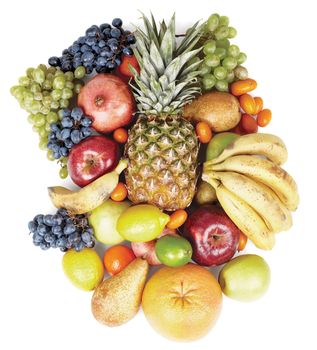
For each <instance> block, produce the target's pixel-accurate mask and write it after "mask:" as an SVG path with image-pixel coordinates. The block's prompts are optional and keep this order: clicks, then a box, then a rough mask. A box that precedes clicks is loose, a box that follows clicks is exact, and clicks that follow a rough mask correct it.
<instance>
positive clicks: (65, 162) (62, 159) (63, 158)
mask: <svg viewBox="0 0 317 350" xmlns="http://www.w3.org/2000/svg"><path fill="white" fill-rule="evenodd" d="M59 162H60V164H61V165H62V166H64V165H67V162H68V157H62V158H60V159H59Z"/></svg>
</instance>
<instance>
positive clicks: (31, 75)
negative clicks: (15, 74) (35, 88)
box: [26, 68, 34, 79]
mask: <svg viewBox="0 0 317 350" xmlns="http://www.w3.org/2000/svg"><path fill="white" fill-rule="evenodd" d="M33 71H34V68H28V69H27V70H26V75H27V76H28V77H29V78H30V79H33Z"/></svg>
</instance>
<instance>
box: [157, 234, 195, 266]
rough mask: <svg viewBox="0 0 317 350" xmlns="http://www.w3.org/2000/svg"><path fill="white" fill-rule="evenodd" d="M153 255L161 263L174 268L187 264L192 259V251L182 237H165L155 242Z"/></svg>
mask: <svg viewBox="0 0 317 350" xmlns="http://www.w3.org/2000/svg"><path fill="white" fill-rule="evenodd" d="M155 253H156V255H157V257H158V259H159V260H160V262H161V263H163V264H164V265H167V266H171V267H175V266H182V265H185V264H187V263H188V262H189V261H190V259H191V257H192V254H193V249H192V246H191V245H190V243H189V242H188V241H187V239H185V238H184V237H177V236H171V235H166V236H164V237H162V238H160V239H159V240H158V241H157V243H156V245H155Z"/></svg>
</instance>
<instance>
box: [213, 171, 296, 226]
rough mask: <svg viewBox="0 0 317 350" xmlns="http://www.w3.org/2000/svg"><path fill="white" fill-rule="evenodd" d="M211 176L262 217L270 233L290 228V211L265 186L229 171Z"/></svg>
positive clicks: (214, 173)
mask: <svg viewBox="0 0 317 350" xmlns="http://www.w3.org/2000/svg"><path fill="white" fill-rule="evenodd" d="M211 175H212V176H214V177H215V178H216V179H218V180H220V181H221V183H222V184H223V185H224V186H225V187H226V188H227V189H228V190H229V191H230V192H233V193H234V194H235V195H237V196H238V197H239V198H241V199H242V200H243V201H245V202H246V203H247V204H248V205H249V206H250V207H252V208H253V209H254V210H255V211H256V212H257V213H258V214H259V215H260V216H261V217H262V219H263V220H264V222H265V223H266V225H267V227H268V228H269V229H270V231H272V232H274V233H278V232H281V231H284V230H287V229H289V228H290V227H291V226H292V216H291V213H290V211H288V210H287V209H286V208H285V207H284V206H283V204H282V203H281V201H280V200H279V198H278V197H277V195H276V194H275V193H274V192H273V191H272V190H271V189H270V188H269V187H267V186H266V185H263V184H262V183H260V182H257V181H254V180H252V179H251V178H249V177H247V176H245V175H241V174H238V173H235V172H230V171H226V172H213V173H212V174H211ZM283 207H284V208H283Z"/></svg>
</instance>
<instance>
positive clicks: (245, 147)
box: [202, 134, 299, 249]
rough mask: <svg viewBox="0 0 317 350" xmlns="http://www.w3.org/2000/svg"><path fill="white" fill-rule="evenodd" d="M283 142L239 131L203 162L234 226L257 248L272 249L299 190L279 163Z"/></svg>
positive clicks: (205, 175)
mask: <svg viewBox="0 0 317 350" xmlns="http://www.w3.org/2000/svg"><path fill="white" fill-rule="evenodd" d="M286 160H287V149H286V147H285V144H284V142H283V141H282V140H281V139H280V138H279V137H277V136H274V135H270V134H248V135H244V136H241V137H239V138H238V139H237V140H235V141H234V142H233V143H231V144H230V145H229V146H227V148H225V149H224V150H223V152H222V153H221V154H220V155H219V156H218V157H217V158H214V159H212V160H210V161H207V162H205V163H204V168H203V174H202V179H203V180H204V181H206V182H208V183H209V184H211V185H212V186H213V187H214V188H215V190H216V195H217V198H218V201H219V202H220V204H221V206H222V207H223V209H224V210H225V212H226V213H227V215H228V216H229V217H230V218H231V220H232V221H233V222H234V223H235V224H236V225H237V226H238V227H239V229H240V230H241V231H242V232H243V233H244V234H245V235H247V236H248V237H249V238H250V239H251V240H252V241H253V243H254V244H255V245H256V246H257V247H258V248H260V249H272V248H273V246H274V243H275V233H278V232H281V231H286V230H288V229H289V228H290V227H291V226H292V215H291V211H295V210H296V208H297V206H298V203H299V196H298V192H297V186H296V183H295V181H294V179H293V178H292V177H291V176H290V175H289V174H288V173H287V172H286V171H285V170H284V169H282V168H281V167H280V165H282V164H284V163H285V161H286Z"/></svg>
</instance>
